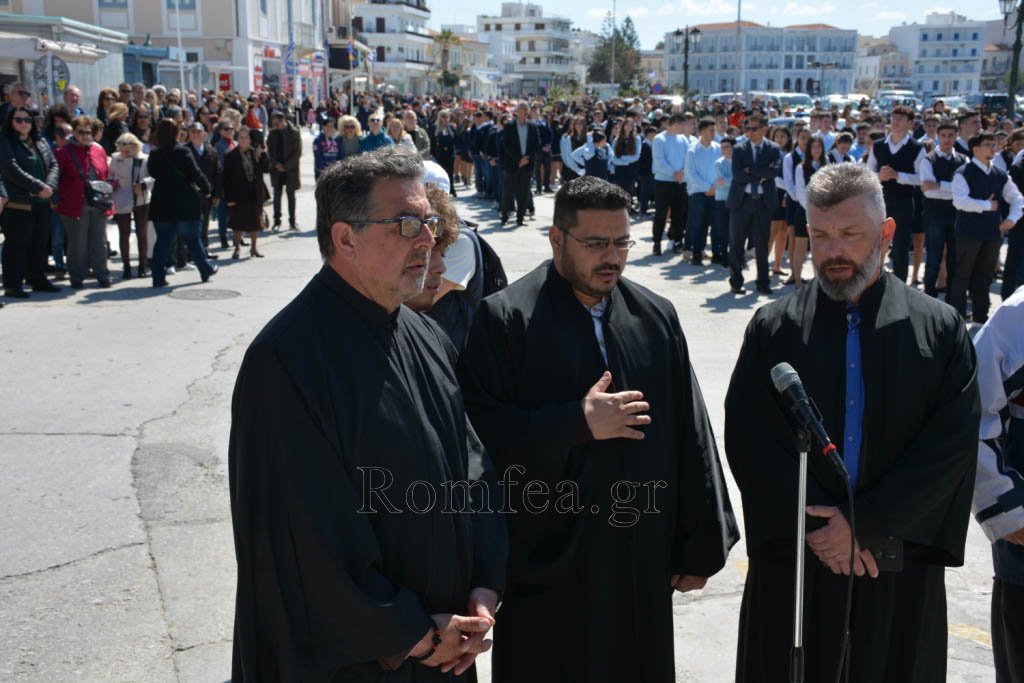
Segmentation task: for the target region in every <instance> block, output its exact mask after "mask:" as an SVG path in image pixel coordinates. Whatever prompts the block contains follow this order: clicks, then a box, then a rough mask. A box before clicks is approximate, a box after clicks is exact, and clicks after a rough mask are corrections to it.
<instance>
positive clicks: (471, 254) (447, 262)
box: [441, 231, 476, 289]
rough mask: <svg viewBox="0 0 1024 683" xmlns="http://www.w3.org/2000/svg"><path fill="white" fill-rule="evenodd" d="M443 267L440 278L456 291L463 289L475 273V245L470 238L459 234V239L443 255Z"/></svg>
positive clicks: (462, 233)
mask: <svg viewBox="0 0 1024 683" xmlns="http://www.w3.org/2000/svg"><path fill="white" fill-rule="evenodd" d="M444 267H445V268H446V270H445V272H444V275H442V276H441V277H443V278H444V279H445V280H448V282H451V283H452V284H453V285H455V288H456V289H465V288H466V285H468V284H469V281H470V280H472V279H473V275H474V274H475V273H476V245H474V244H473V238H472V237H470V236H469V235H467V234H466V233H465V232H462V231H460V232H459V239H457V240H455V244H453V245H451V246H450V247H448V251H446V252H445V254H444Z"/></svg>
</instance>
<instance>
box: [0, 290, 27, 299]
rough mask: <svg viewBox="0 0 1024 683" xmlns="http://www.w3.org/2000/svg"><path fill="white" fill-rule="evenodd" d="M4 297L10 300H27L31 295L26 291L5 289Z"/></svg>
mask: <svg viewBox="0 0 1024 683" xmlns="http://www.w3.org/2000/svg"><path fill="white" fill-rule="evenodd" d="M4 296H6V297H7V298H8V299H27V298H28V296H29V295H28V292H26V291H25V290H24V289H5V290H4Z"/></svg>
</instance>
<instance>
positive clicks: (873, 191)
mask: <svg viewBox="0 0 1024 683" xmlns="http://www.w3.org/2000/svg"><path fill="white" fill-rule="evenodd" d="M851 197H863V198H864V208H865V209H866V210H867V212H868V213H869V214H870V216H871V220H872V221H873V222H874V223H875V225H878V226H881V225H882V222H883V221H885V199H884V198H883V197H882V183H880V182H878V176H877V175H875V174H874V173H872V172H871V169H869V168H868V167H867V166H866V165H865V164H855V163H852V162H844V163H841V164H826V165H825V166H824V167H822V168H821V169H820V170H818V171H817V172H815V174H814V175H813V176H812V177H811V182H809V183H808V184H807V204H808V205H809V206H814V207H817V208H819V209H828V208H831V207H833V206H835V205H837V204H840V203H841V202H844V201H846V200H847V199H850V198H851Z"/></svg>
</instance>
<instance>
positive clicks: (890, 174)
mask: <svg viewBox="0 0 1024 683" xmlns="http://www.w3.org/2000/svg"><path fill="white" fill-rule="evenodd" d="M899 177H900V176H899V173H897V172H896V169H894V168H893V167H892V166H888V165H886V166H882V167H881V168H880V169H878V179H879V180H881V181H882V182H885V181H887V180H896V179H897V178H899Z"/></svg>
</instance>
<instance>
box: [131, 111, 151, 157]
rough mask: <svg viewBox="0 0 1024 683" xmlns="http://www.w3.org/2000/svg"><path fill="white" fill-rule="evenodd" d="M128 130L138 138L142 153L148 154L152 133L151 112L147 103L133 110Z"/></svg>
mask: <svg viewBox="0 0 1024 683" xmlns="http://www.w3.org/2000/svg"><path fill="white" fill-rule="evenodd" d="M128 131H129V132H130V133H131V134H132V135H134V136H135V137H137V138H138V139H139V143H140V144H141V145H142V152H143V154H149V150H150V148H151V147H152V144H151V142H150V138H151V137H152V135H153V114H152V113H151V112H150V110H149V106H148V105H147V106H143V107H139V108H138V109H136V110H135V113H134V114H132V117H131V122H130V123H129V126H128Z"/></svg>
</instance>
